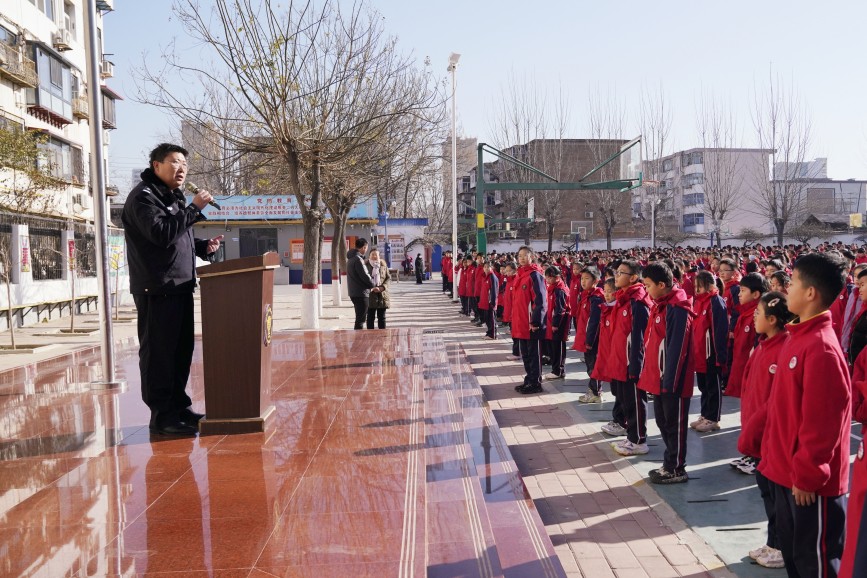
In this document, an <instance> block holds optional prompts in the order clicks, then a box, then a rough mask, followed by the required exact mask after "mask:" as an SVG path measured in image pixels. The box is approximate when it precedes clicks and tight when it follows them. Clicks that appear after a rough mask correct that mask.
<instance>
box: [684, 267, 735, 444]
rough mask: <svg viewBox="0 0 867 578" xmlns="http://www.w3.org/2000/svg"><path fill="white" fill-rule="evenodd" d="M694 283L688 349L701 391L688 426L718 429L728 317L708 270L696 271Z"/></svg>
mask: <svg viewBox="0 0 867 578" xmlns="http://www.w3.org/2000/svg"><path fill="white" fill-rule="evenodd" d="M694 286H695V299H694V300H693V306H692V310H693V311H695V323H694V325H693V331H692V352H693V360H694V363H695V376H696V381H697V382H698V389H699V390H700V391H701V413H700V414H699V418H698V419H697V420H696V421H694V422H692V423H691V424H689V427H691V428H693V429H695V430H696V431H699V432H708V431H713V430H717V429H719V421H720V415H721V413H722V387H721V383H720V371H721V369H722V368H723V367H726V366H727V365H728V335H729V321H728V314H727V313H726V304H725V301H724V300H723V298H722V297H720V295H719V291H717V287H716V284H715V283H714V279H713V275H712V274H711V273H710V271H699V272H698V273H697V274H696V276H695V285H694Z"/></svg>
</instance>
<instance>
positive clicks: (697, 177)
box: [683, 173, 704, 187]
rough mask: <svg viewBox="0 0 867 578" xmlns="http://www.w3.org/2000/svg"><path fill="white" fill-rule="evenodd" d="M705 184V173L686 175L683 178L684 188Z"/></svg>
mask: <svg viewBox="0 0 867 578" xmlns="http://www.w3.org/2000/svg"><path fill="white" fill-rule="evenodd" d="M703 184H704V174H703V173H694V174H691V175H684V177H683V186H684V187H691V186H693V185H703Z"/></svg>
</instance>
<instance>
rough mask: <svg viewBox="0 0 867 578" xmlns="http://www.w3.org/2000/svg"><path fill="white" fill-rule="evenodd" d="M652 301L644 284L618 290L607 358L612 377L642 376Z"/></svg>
mask: <svg viewBox="0 0 867 578" xmlns="http://www.w3.org/2000/svg"><path fill="white" fill-rule="evenodd" d="M652 304H653V302H652V301H651V300H650V297H649V296H648V295H647V290H646V289H645V288H644V285H642V284H641V283H636V284H634V285H630V286H629V287H627V288H625V289H619V290H618V291H617V303H616V304H615V305H614V311H612V312H611V324H612V325H613V330H612V335H611V348H610V349H609V351H608V355H607V356H606V359H605V364H606V368H605V371H606V372H607V373H608V375H610V376H611V378H612V379H616V380H617V381H626V380H627V379H638V376H639V375H640V374H641V366H642V365H643V364H644V330H645V328H646V327H647V317H648V315H649V314H650V306H651V305H652ZM597 363H598V361H597Z"/></svg>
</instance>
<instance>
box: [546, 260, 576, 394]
mask: <svg viewBox="0 0 867 578" xmlns="http://www.w3.org/2000/svg"><path fill="white" fill-rule="evenodd" d="M545 283H546V285H547V297H546V298H547V301H548V319H547V323H546V326H547V328H546V330H545V340H546V341H547V342H548V351H550V352H551V373H549V374H548V375H546V376H545V379H565V378H566V341H568V340H569V327H570V326H571V325H572V316H571V311H570V310H569V288H568V287H566V283H564V282H563V273H562V270H561V269H560V267H556V266H554V265H552V266H550V267H548V268H547V269H545Z"/></svg>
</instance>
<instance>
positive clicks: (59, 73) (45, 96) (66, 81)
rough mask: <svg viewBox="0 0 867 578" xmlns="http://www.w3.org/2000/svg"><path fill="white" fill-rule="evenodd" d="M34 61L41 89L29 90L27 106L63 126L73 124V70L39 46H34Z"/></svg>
mask: <svg viewBox="0 0 867 578" xmlns="http://www.w3.org/2000/svg"><path fill="white" fill-rule="evenodd" d="M33 57H34V58H33V60H34V61H35V62H36V72H37V74H38V75H39V87H38V88H29V89H27V104H28V106H30V107H34V108H36V109H38V110H40V111H42V112H43V113H47V114H48V115H49V116H50V117H51V118H52V120H54V121H56V122H60V123H61V124H69V123H71V122H72V68H70V67H69V65H68V64H66V63H65V62H63V61H62V60H60V59H59V58H57V57H55V56H54V55H53V54H51V53H49V52H48V51H47V50H44V49H43V48H41V47H40V46H38V45H34V46H33Z"/></svg>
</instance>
